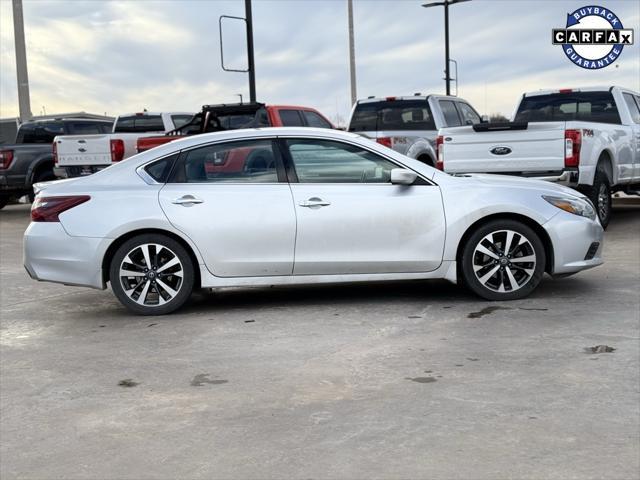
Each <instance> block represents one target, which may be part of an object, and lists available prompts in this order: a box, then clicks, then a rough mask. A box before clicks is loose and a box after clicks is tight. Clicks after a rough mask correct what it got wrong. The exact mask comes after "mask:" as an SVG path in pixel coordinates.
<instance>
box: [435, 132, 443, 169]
mask: <svg viewBox="0 0 640 480" xmlns="http://www.w3.org/2000/svg"><path fill="white" fill-rule="evenodd" d="M436 154H437V156H438V158H437V159H436V168H437V169H438V170H442V171H444V137H443V136H442V135H438V137H437V138H436Z"/></svg>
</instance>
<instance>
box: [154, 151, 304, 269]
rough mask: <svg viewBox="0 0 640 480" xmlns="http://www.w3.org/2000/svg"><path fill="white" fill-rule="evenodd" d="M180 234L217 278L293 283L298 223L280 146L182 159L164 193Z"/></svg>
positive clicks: (198, 153) (162, 202) (162, 201)
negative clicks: (276, 278) (273, 278)
mask: <svg viewBox="0 0 640 480" xmlns="http://www.w3.org/2000/svg"><path fill="white" fill-rule="evenodd" d="M159 200H160V205H161V206H162V209H163V210H164V212H165V214H166V215H167V217H168V219H169V221H170V222H171V223H172V224H173V225H174V227H175V228H177V229H178V230H180V231H181V232H183V233H184V234H186V235H187V236H188V237H189V238H191V240H193V242H194V243H195V244H196V246H197V248H198V249H199V250H200V253H201V254H202V257H203V258H204V262H205V264H206V266H207V268H208V269H209V271H210V272H211V273H213V274H214V275H216V276H219V277H254V276H255V277H257V276H270V275H291V273H292V271H293V253H294V243H295V234H296V219H295V212H294V209H293V202H292V198H291V190H290V188H289V185H288V183H287V182H286V177H285V173H284V169H283V166H282V160H281V158H280V155H279V153H278V149H277V146H276V145H275V143H274V142H273V141H272V140H270V139H255V140H243V141H234V142H225V143H217V144H211V145H206V146H200V147H197V148H193V149H190V150H187V151H184V152H182V154H181V155H180V158H179V159H178V161H177V163H176V166H175V167H174V170H173V173H172V177H171V178H170V179H169V182H168V183H167V184H166V185H165V186H164V187H163V188H162V190H161V191H160V196H159Z"/></svg>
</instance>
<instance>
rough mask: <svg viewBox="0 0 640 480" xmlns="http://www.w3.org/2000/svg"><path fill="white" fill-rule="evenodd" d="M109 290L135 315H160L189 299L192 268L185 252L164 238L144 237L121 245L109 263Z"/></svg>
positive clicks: (191, 263)
mask: <svg viewBox="0 0 640 480" xmlns="http://www.w3.org/2000/svg"><path fill="white" fill-rule="evenodd" d="M109 275H110V276H109V278H110V281H111V288H112V290H113V293H114V294H115V296H116V297H117V298H118V300H120V303H122V304H123V305H124V306H125V307H127V308H128V309H129V310H131V311H132V312H134V313H137V314H139V315H164V314H166V313H171V312H173V311H175V310H177V309H178V308H180V307H181V306H182V305H183V304H184V303H185V302H186V301H187V300H188V299H189V297H190V296H191V292H192V290H193V282H194V265H193V262H192V261H191V257H190V256H189V254H188V253H187V251H186V250H185V248H184V247H183V246H182V245H181V244H180V243H178V242H176V241H175V240H173V239H172V238H169V237H166V236H164V235H154V234H145V235H139V236H137V237H134V238H131V239H129V240H127V241H126V242H124V243H123V244H122V245H121V246H120V248H118V250H117V251H116V253H115V255H114V256H113V258H112V260H111V266H110V270H109Z"/></svg>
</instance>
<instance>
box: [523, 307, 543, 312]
mask: <svg viewBox="0 0 640 480" xmlns="http://www.w3.org/2000/svg"><path fill="white" fill-rule="evenodd" d="M518 310H527V311H530V312H546V311H547V310H549V309H548V308H527V307H518Z"/></svg>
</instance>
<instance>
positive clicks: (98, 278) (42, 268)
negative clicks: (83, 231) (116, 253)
mask: <svg viewBox="0 0 640 480" xmlns="http://www.w3.org/2000/svg"><path fill="white" fill-rule="evenodd" d="M109 243H110V240H109V239H105V238H91V237H72V236H70V235H68V234H67V232H66V231H65V230H64V228H62V225H61V224H60V223H57V222H32V223H31V224H30V225H29V227H28V228H27V230H26V232H25V233H24V241H23V247H24V267H25V269H26V270H27V272H28V273H29V276H30V277H31V278H33V279H34V280H40V281H47V282H56V283H64V284H65V285H79V286H85V287H92V288H99V289H104V288H105V285H104V282H103V281H102V258H103V257H104V254H105V252H106V250H107V247H108V246H109Z"/></svg>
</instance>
